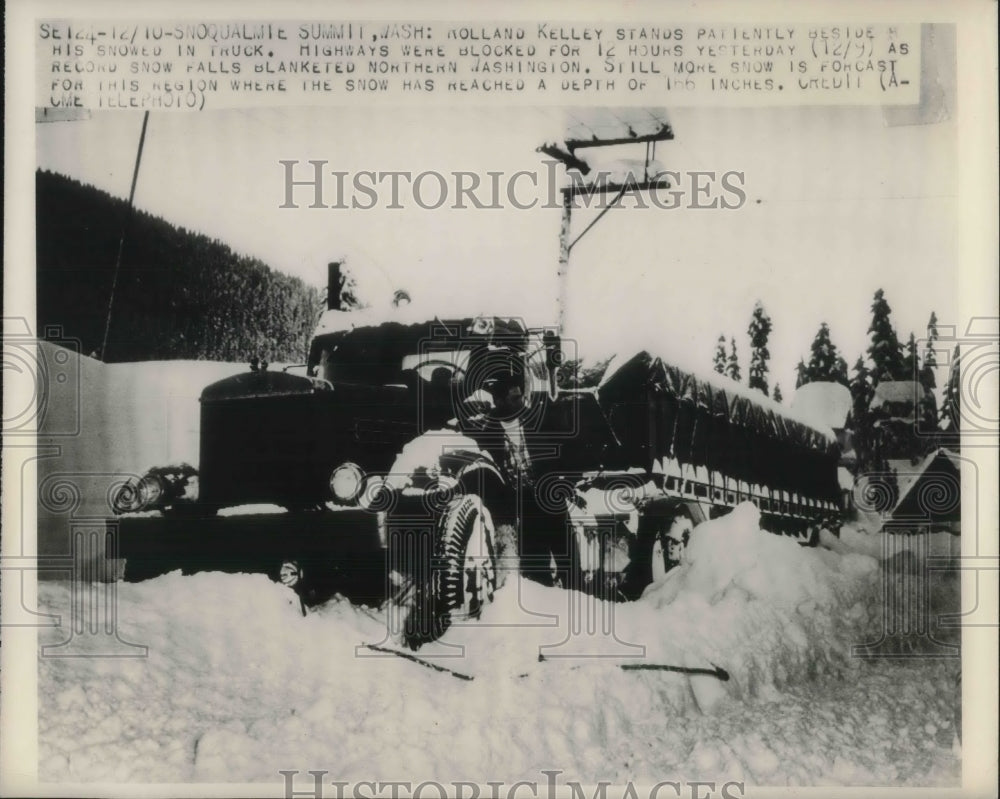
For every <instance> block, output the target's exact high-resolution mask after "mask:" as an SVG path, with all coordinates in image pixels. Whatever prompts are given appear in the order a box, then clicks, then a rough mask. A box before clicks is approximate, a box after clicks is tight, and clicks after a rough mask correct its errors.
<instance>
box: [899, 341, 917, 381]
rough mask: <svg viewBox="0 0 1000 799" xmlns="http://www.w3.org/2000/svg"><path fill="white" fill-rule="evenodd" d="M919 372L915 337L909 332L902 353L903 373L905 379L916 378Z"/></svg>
mask: <svg viewBox="0 0 1000 799" xmlns="http://www.w3.org/2000/svg"><path fill="white" fill-rule="evenodd" d="M919 372H920V355H919V354H918V353H917V339H916V337H915V336H914V335H913V333H910V337H909V338H908V339H907V340H906V348H905V350H904V355H903V375H904V379H905V380H916V379H917V377H918V376H919Z"/></svg>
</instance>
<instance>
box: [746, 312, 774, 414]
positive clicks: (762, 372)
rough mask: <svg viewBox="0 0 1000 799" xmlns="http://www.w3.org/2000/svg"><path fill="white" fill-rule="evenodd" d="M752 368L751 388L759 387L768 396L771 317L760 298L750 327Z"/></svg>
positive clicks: (750, 372)
mask: <svg viewBox="0 0 1000 799" xmlns="http://www.w3.org/2000/svg"><path fill="white" fill-rule="evenodd" d="M747 334H748V335H749V336H750V370H749V373H748V380H747V383H748V385H749V386H750V388H758V389H760V390H761V391H763V392H764V396H765V397H766V396H767V371H768V369H767V362H768V360H770V358H771V353H770V352H768V349H767V339H768V336H770V335H771V317H770V316H768V315H767V311H765V310H764V306H763V305H762V304H761V302H760V300H757V302H756V304H755V305H754V307H753V316H752V317H751V319H750V327H749V328H747Z"/></svg>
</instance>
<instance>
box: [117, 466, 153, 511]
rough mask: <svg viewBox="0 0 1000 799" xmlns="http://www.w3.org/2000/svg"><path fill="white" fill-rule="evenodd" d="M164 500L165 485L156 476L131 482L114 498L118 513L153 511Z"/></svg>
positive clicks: (145, 476) (151, 475) (119, 490)
mask: <svg viewBox="0 0 1000 799" xmlns="http://www.w3.org/2000/svg"><path fill="white" fill-rule="evenodd" d="M162 498H163V483H162V482H161V480H160V478H159V477H157V476H156V475H155V474H147V475H144V476H143V477H142V478H141V479H140V480H130V481H129V482H127V483H126V484H125V485H123V486H122V487H121V488H120V489H118V493H117V494H116V495H115V498H114V508H115V510H116V511H117V512H118V513H136V512H138V511H144V510H153V509H154V508H156V507H157V506H158V505H159V503H160V500H161V499H162Z"/></svg>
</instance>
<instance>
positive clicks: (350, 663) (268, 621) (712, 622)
mask: <svg viewBox="0 0 1000 799" xmlns="http://www.w3.org/2000/svg"><path fill="white" fill-rule="evenodd" d="M824 540H825V541H826V542H827V543H828V544H829V545H830V546H831V547H833V548H832V549H828V548H825V547H820V548H815V549H809V548H803V547H800V546H799V545H798V544H796V543H794V542H793V541H791V540H789V539H786V538H781V537H778V536H774V535H771V534H769V533H765V532H762V531H760V530H759V529H758V525H757V512H756V509H755V508H753V507H752V506H749V505H747V506H741V507H740V508H738V509H737V510H736V511H735V512H734V513H733V514H731V515H730V516H728V517H725V518H723V519H719V520H716V521H713V522H709V523H707V524H704V525H701V526H700V527H699V528H697V529H696V530H695V532H694V533H693V535H692V538H691V544H690V547H689V549H688V552H687V557H686V562H685V563H683V564H682V565H681V566H680V567H678V568H677V569H675V570H674V571H672V572H670V573H669V574H668V575H667V576H666V578H665V579H664V580H663V581H662V582H661V583H658V584H655V585H652V586H650V587H649V588H648V589H647V591H646V592H645V594H644V596H643V597H642V598H641V599H640V600H639V601H637V602H635V603H629V604H617V605H611V604H605V603H601V602H598V601H596V600H593V599H591V598H586V597H584V596H583V595H581V594H579V593H576V592H570V591H565V590H561V589H557V588H546V587H542V586H540V585H537V584H535V583H532V582H529V581H526V580H520V579H518V578H517V577H516V576H511V577H509V578H508V580H507V582H506V584H505V585H504V586H503V587H502V588H501V589H500V590H499V591H498V592H497V595H496V602H495V603H494V604H493V605H492V606H490V607H489V608H488V609H487V612H486V613H485V614H484V617H483V619H481V620H480V621H479V622H473V623H471V624H469V625H463V626H459V627H453V628H452V629H451V630H449V632H448V633H447V635H446V636H445V638H444V639H443V641H442V642H439V643H437V644H434V645H431V646H428V647H424V648H423V649H421V650H420V651H419V652H418V653H417V654H418V655H419V656H420V657H422V658H425V659H427V660H428V661H430V662H434V663H438V664H440V665H442V666H445V667H447V668H449V669H451V670H454V671H456V672H460V673H462V674H465V675H467V676H471V677H473V678H474V679H473V680H472V681H466V680H459V679H456V678H455V677H453V676H451V675H450V674H448V673H446V672H441V671H435V670H432V669H429V668H424V667H422V666H421V665H420V664H418V663H413V662H410V661H407V660H403V659H401V658H399V657H395V656H392V655H388V656H376V655H377V654H378V653H374V652H372V651H370V650H365V649H360V650H359V649H357V647H358V645H360V644H363V643H375V644H378V643H381V642H384V640H385V639H386V637H387V628H388V626H389V619H390V617H389V616H388V615H387V613H386V612H384V611H382V610H378V609H371V608H363V607H356V606H353V605H351V604H350V603H349V602H348V601H347V600H345V599H343V598H336V599H334V600H332V601H331V602H329V603H327V604H325V605H323V606H321V607H319V608H317V609H315V610H314V611H313V612H310V613H309V615H307V616H305V617H303V616H302V614H301V612H300V609H299V606H298V603H297V602H296V601H294V597H293V595H292V594H291V592H290V591H289V590H288V589H286V588H284V587H283V586H280V585H277V584H274V583H271V582H270V581H268V579H267V578H266V577H264V576H262V575H243V574H236V575H232V574H219V573H203V574H195V575H191V576H182V575H180V574H179V573H172V574H168V575H164V576H161V577H159V578H156V579H153V580H149V581H147V582H144V583H138V584H118V585H116V586H115V589H116V591H117V608H118V618H119V624H118V630H119V635H120V636H121V638H123V639H124V640H126V641H129V642H132V643H136V644H145V645H148V647H149V652H148V657H146V658H128V659H123V658H101V657H97V658H42V659H41V660H40V663H39V753H40V764H39V778H40V779H41V780H44V781H66V780H72V781H108V782H112V781H113V782H116V783H121V782H134V781H142V782H181V781H204V782H211V781H220V780H221V781H239V782H251V781H253V782H257V781H260V782H268V783H273V784H274V785H275V786H280V784H281V779H282V778H281V777H280V776H279V775H278V771H279V770H280V769H297V770H299V771H300V772H302V777H301V779H303V780H307V781H308V780H309V777H308V775H305V771H306V770H308V769H323V770H327V771H328V772H329V775H328V778H327V779H341V780H347V781H358V780H365V779H382V780H393V779H405V780H413V781H414V782H416V781H419V780H421V779H434V778H436V779H438V780H439V781H444V780H447V781H452V782H453V781H457V780H470V781H475V782H479V783H484V782H486V781H488V780H494V781H497V780H502V781H505V782H506V783H507V784H510V783H512V782H513V781H514V780H517V779H527V780H535V781H539V782H542V783H544V781H545V777H544V776H543V775H542V773H541V770H542V769H558V770H560V771H561V772H563V774H562V776H561V777H560V780H562V781H565V780H571V779H573V780H579V781H581V782H583V783H588V782H596V781H598V780H608V781H611V782H612V783H625V782H627V781H629V780H631V781H634V782H636V783H645V784H652V783H655V782H657V781H659V780H664V779H674V780H697V779H701V780H715V781H717V782H726V781H742V782H745V783H747V784H765V785H956V784H957V783H958V781H959V779H960V761H959V759H958V751H959V749H958V746H957V743H956V740H955V709H956V707H957V706H958V705H959V704H960V698H959V697H958V696H957V694H956V693H955V690H954V680H955V676H956V674H957V673H958V670H959V662H958V659H957V658H950V659H937V660H934V659H924V658H916V659H913V658H910V659H905V660H902V661H893V660H878V661H870V660H861V659H857V658H852V657H850V647H851V645H853V644H860V643H865V642H869V641H872V640H874V639H876V638H877V637H878V632H879V630H880V629H881V627H882V610H881V607H882V584H883V583H882V576H883V571H882V570H881V569H880V565H879V560H878V557H877V556H878V554H879V553H880V552H882V551H883V545H882V543H881V536H872V535H868V534H865V533H863V532H860V531H856V530H852V529H851V528H845V531H844V534H843V535H842V536H841V538H840V539H834V538H832V537H830V536H826V537H824ZM932 543H933V545H934V547H932V549H933V548H935V547H936V548H937V549H938V550H942V549H943V550H944V551H945V552H947V551H948V549H949V548H950V546H951V541H949V539H948V538H947V537H941V536H935V537H934V540H933V542H932ZM866 549H867V552H865V551H864V550H866ZM835 550H836V551H835ZM885 551H889V550H885ZM873 555H874V556H873ZM942 580H943V582H941V583H940V584H935V585H932V586H931V589H932V595H933V597H934V603H935V606H934V608H933V609H934V610H935V611H937V610H940V609H942V608H943V607H944V605H949V606H950V607H951V609H954V607H955V606H956V605H957V592H958V588H957V586H958V583H957V579H956V578H955V577H954V576H951V577H947V576H946V577H943V578H942ZM39 593H40V603H41V605H42V608H41V609H42V610H43V611H44V612H55V613H60V614H62V618H63V619H67V620H68V618H69V616H70V613H71V605H72V601H73V594H72V592H71V587H70V586H69V585H68V584H66V583H42V584H40V586H39ZM588 609H589V613H590V615H589V616H587V615H586V613H587V612H588ZM577 611H581V612H577ZM532 614H536V615H532ZM546 614H548V615H546ZM574 622H575V623H577V624H578V626H579V627H580V630H579V633H578V634H576V635H571V634H570V632H571V631H572V626H573V623H574ZM588 622H590V623H591V624H596V627H597V629H596V631H595V633H594V634H587V632H586V631H587V628H588ZM602 623H603V624H604V625H605V629H604V630H603V631H602V629H601V624H602ZM67 635H68V633H67V629H66V626H65V625H64V626H63V627H62V628H59V629H52V630H50V631H48V632H46V633H44V634H43V635H42V636H40V637H41V638H42V639H43V640H42V641H41V643H56V642H58V641H60V640H62V639H65V638H66V637H67ZM942 635H943V634H942ZM951 640H952V642H954V641H956V640H957V636H955V635H952V638H951ZM104 643H106V642H103V641H100V640H98V638H97V637H87V636H84V637H82V638H77V639H76V640H75V641H74V644H75V645H77V646H79V647H81V648H86V647H99V646H103V645H104ZM540 648H541V649H540ZM540 652H541V653H542V654H543V655H544V660H540V658H539V653H540ZM571 654H576V655H589V657H569V656H568V655H571ZM595 655H602V656H600V657H595ZM623 664H647V665H648V664H658V665H674V666H686V667H695V668H713V667H721V668H723V669H725V670H726V671H727V672H728V673H729V674H730V675H731V679H730V680H729V681H728V682H725V683H723V682H720V681H719V680H717V679H716V678H715V677H709V676H703V675H702V676H694V677H691V676H688V675H685V674H680V673H676V672H671V671H661V670H625V669H623V668H621V666H622V665H623ZM297 787H299V788H305V787H309V786H308V785H305V784H304V783H303V784H302V785H299V786H297Z"/></svg>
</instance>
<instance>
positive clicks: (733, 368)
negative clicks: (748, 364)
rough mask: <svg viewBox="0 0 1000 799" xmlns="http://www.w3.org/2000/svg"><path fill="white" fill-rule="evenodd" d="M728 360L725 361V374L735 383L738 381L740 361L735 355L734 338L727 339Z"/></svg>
mask: <svg viewBox="0 0 1000 799" xmlns="http://www.w3.org/2000/svg"><path fill="white" fill-rule="evenodd" d="M729 346H730V350H729V360H728V361H727V363H726V376H727V377H729V378H731V379H733V380H735V381H736V382H737V383H738V382H739V381H740V377H741V374H740V361H739V358H738V357H737V355H736V339H735V338H730V339H729Z"/></svg>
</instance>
